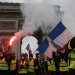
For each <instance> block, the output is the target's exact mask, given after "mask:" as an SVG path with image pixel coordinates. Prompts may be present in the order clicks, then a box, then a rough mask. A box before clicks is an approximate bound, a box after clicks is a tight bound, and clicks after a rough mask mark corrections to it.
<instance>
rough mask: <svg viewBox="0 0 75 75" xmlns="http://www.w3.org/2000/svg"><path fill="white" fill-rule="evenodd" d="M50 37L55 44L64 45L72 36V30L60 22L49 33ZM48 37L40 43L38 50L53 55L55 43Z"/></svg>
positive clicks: (49, 55) (46, 54) (48, 55)
mask: <svg viewBox="0 0 75 75" xmlns="http://www.w3.org/2000/svg"><path fill="white" fill-rule="evenodd" d="M48 38H49V39H50V41H53V42H54V43H55V44H57V45H59V46H60V47H63V46H64V45H65V44H67V42H68V41H69V40H70V39H71V38H72V34H71V33H70V31H69V30H68V29H67V28H66V27H65V26H64V25H63V23H62V22H59V23H58V25H57V26H56V27H55V28H54V29H53V30H52V31H51V32H50V33H49V35H48ZM50 41H49V40H48V39H47V38H46V39H45V40H44V41H43V42H42V43H41V44H40V45H39V47H38V49H37V50H38V51H39V52H41V53H43V54H44V55H45V56H47V57H50V58H51V57H52V52H53V51H55V50H56V48H55V47H54V46H53V44H52V43H51V42H50Z"/></svg>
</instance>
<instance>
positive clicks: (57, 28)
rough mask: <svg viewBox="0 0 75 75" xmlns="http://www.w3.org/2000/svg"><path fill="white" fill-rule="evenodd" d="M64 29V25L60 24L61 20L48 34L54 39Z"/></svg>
mask: <svg viewBox="0 0 75 75" xmlns="http://www.w3.org/2000/svg"><path fill="white" fill-rule="evenodd" d="M65 29H66V27H65V26H64V25H63V24H62V22H59V23H58V25H57V26H56V27H55V28H54V29H53V30H52V32H51V33H50V34H49V35H48V36H49V38H50V39H51V40H54V39H55V38H57V37H58V36H59V35H60V34H61V33H63V31H64V30H65Z"/></svg>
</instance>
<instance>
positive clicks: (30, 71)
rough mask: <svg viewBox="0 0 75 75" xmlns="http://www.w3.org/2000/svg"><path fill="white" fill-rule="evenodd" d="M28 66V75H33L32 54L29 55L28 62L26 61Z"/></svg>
mask: <svg viewBox="0 0 75 75" xmlns="http://www.w3.org/2000/svg"><path fill="white" fill-rule="evenodd" d="M28 65H29V75H34V74H35V72H34V59H33V54H29V61H28Z"/></svg>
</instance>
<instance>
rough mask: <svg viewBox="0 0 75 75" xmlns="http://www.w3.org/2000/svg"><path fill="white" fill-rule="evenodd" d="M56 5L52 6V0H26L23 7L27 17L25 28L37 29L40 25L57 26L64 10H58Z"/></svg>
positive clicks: (24, 14)
mask: <svg viewBox="0 0 75 75" xmlns="http://www.w3.org/2000/svg"><path fill="white" fill-rule="evenodd" d="M56 7H57V8H58V6H56ZM56 7H54V6H52V4H51V1H50V0H25V1H24V3H23V4H22V7H21V10H22V12H23V16H24V17H25V22H24V25H23V29H24V28H26V27H30V28H31V29H32V30H33V31H35V30H37V29H38V28H39V27H41V28H42V29H43V27H45V28H47V27H48V26H51V28H53V27H55V25H57V23H58V22H59V21H60V20H61V17H62V12H61V11H60V10H57V11H56ZM57 13H58V14H57Z"/></svg>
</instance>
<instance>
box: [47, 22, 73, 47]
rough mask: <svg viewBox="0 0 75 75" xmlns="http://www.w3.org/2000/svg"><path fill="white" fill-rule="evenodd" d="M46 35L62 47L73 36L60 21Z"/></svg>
mask: <svg viewBox="0 0 75 75" xmlns="http://www.w3.org/2000/svg"><path fill="white" fill-rule="evenodd" d="M48 36H49V38H50V39H51V40H53V42H54V43H56V44H57V45H59V46H60V47H63V46H64V45H65V44H67V43H68V41H69V40H70V39H71V38H72V37H73V36H72V34H71V33H70V31H69V30H68V29H67V28H66V27H65V26H64V25H63V23H62V22H61V21H60V22H59V23H58V25H57V26H56V27H55V28H54V29H53V30H52V32H51V33H50V34H49V35H48Z"/></svg>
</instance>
